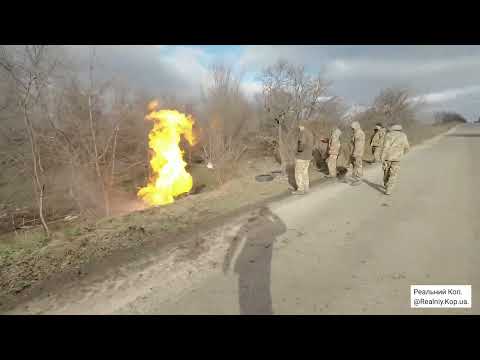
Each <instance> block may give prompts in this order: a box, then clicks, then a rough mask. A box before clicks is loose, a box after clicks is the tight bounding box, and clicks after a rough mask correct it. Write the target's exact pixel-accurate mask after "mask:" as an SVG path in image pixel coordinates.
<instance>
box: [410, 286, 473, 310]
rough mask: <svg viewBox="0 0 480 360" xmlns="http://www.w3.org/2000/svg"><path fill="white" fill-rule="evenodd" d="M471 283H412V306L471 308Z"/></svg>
mask: <svg viewBox="0 0 480 360" xmlns="http://www.w3.org/2000/svg"><path fill="white" fill-rule="evenodd" d="M471 294H472V287H471V285H411V287H410V297H411V304H410V305H411V307H412V308H471V307H472V295H471Z"/></svg>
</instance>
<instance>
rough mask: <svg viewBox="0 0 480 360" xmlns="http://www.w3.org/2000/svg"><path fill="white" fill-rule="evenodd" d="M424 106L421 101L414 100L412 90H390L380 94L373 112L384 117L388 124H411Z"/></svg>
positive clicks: (375, 101)
mask: <svg viewBox="0 0 480 360" xmlns="http://www.w3.org/2000/svg"><path fill="white" fill-rule="evenodd" d="M421 106H423V102H422V101H420V100H414V99H413V97H412V92H411V90H408V89H403V88H388V89H384V90H382V91H381V92H380V94H379V95H378V96H377V97H376V98H375V100H374V102H373V108H372V110H374V111H376V112H377V113H378V114H382V115H383V116H384V119H385V122H386V123H387V124H390V125H392V124H394V123H402V124H405V125H407V124H410V123H412V122H413V121H414V120H415V116H416V113H417V112H418V110H419V109H420V108H421Z"/></svg>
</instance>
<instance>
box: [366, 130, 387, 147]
mask: <svg viewBox="0 0 480 360" xmlns="http://www.w3.org/2000/svg"><path fill="white" fill-rule="evenodd" d="M386 133H387V130H386V129H380V130H378V131H377V132H376V133H375V135H373V137H372V140H371V141H370V146H382V144H383V141H384V140H385V134H386Z"/></svg>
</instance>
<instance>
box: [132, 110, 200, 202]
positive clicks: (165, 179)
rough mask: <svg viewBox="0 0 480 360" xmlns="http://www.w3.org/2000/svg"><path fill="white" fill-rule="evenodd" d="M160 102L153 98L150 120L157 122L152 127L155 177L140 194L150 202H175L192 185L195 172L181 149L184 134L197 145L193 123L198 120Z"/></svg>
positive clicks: (150, 141)
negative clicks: (160, 105) (164, 106)
mask: <svg viewBox="0 0 480 360" xmlns="http://www.w3.org/2000/svg"><path fill="white" fill-rule="evenodd" d="M157 107H158V103H157V102H155V101H154V102H151V103H150V104H149V106H148V109H149V111H150V113H149V114H148V115H147V116H146V119H147V120H151V121H153V122H154V126H153V129H152V130H151V131H150V133H149V135H148V138H149V143H148V145H149V147H150V149H152V150H153V156H152V159H151V160H150V166H151V167H152V170H153V173H154V175H153V177H152V179H151V180H150V183H149V184H148V185H147V186H146V187H143V188H141V189H140V190H139V191H138V196H139V197H140V198H142V199H143V200H144V201H145V202H146V203H148V204H149V205H166V204H170V203H173V201H174V197H175V196H178V195H180V194H184V193H187V192H189V191H190V190H191V189H192V185H193V181H192V176H191V175H190V174H189V173H188V172H187V171H186V170H185V166H186V165H187V164H186V162H185V161H184V160H183V151H182V150H181V149H180V146H179V143H180V136H181V135H183V136H184V137H185V139H186V140H187V141H188V142H189V143H190V144H191V145H194V143H195V137H194V135H193V131H192V127H193V123H194V120H193V118H192V117H191V116H190V115H185V114H182V113H180V112H178V111H176V110H158V111H157Z"/></svg>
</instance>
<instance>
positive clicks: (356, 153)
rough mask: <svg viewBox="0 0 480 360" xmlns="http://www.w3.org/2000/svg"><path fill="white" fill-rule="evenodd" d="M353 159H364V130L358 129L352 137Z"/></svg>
mask: <svg viewBox="0 0 480 360" xmlns="http://www.w3.org/2000/svg"><path fill="white" fill-rule="evenodd" d="M352 146H353V152H352V156H353V157H363V152H364V150H365V133H364V132H363V130H362V129H357V130H355V131H354V132H353V137H352Z"/></svg>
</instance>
